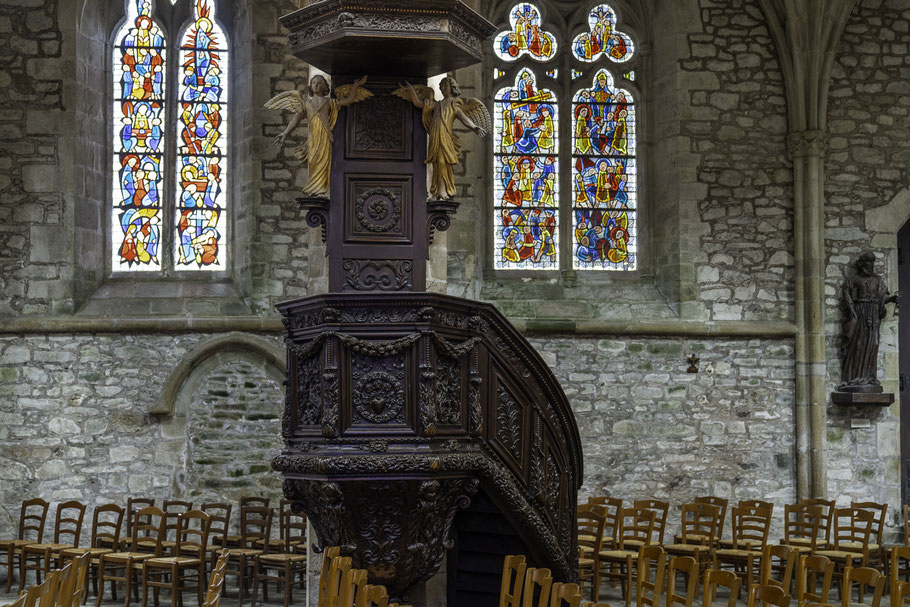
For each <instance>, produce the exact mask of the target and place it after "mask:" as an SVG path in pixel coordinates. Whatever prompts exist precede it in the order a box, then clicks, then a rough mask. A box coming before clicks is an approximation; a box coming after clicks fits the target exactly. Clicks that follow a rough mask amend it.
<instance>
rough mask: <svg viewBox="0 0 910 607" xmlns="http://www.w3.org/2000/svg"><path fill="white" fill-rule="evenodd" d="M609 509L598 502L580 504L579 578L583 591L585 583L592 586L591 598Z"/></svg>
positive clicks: (578, 514) (577, 516) (578, 515)
mask: <svg viewBox="0 0 910 607" xmlns="http://www.w3.org/2000/svg"><path fill="white" fill-rule="evenodd" d="M606 513H607V509H606V507H605V506H600V505H598V504H582V505H581V506H578V509H577V514H576V518H577V521H578V578H579V581H580V582H581V587H582V592H584V587H585V585H588V586H590V587H591V598H592V599H596V598H597V597H595V596H594V577H595V575H594V570H595V568H596V565H597V559H596V553H597V552H600V551H601V550H602V548H601V545H602V544H603V536H604V525H605V524H606Z"/></svg>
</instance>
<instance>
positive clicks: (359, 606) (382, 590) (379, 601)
mask: <svg viewBox="0 0 910 607" xmlns="http://www.w3.org/2000/svg"><path fill="white" fill-rule="evenodd" d="M355 604H356V607H387V606H388V604H389V591H388V590H386V587H385V586H379V585H374V584H367V585H365V586H364V587H363V588H361V589H360V594H358V595H357V602H356V603H355Z"/></svg>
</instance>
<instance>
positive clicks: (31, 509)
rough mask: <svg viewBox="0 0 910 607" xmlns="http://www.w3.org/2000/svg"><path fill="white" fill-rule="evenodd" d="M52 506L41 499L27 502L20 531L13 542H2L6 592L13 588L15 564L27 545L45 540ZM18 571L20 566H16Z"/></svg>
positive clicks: (22, 508)
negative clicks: (49, 509) (45, 531)
mask: <svg viewBox="0 0 910 607" xmlns="http://www.w3.org/2000/svg"><path fill="white" fill-rule="evenodd" d="M49 506H50V504H48V503H47V502H46V501H44V500H43V499H41V498H40V497H36V498H34V499H30V500H25V501H23V502H22V507H21V508H20V510H19V531H18V533H17V534H16V538H15V539H12V540H0V554H4V553H5V554H6V563H5V564H6V592H7V593H9V591H10V590H11V589H12V587H13V571H14V565H13V564H14V563H16V559H17V558H19V554H20V550H21V549H22V547H23V546H25V545H26V544H40V543H41V541H42V540H43V539H44V524H45V522H46V521H47V509H48V507H49ZM16 569H18V566H16Z"/></svg>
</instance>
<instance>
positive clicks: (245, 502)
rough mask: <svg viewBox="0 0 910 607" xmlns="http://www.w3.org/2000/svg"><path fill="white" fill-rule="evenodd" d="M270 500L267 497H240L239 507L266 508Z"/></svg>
mask: <svg viewBox="0 0 910 607" xmlns="http://www.w3.org/2000/svg"><path fill="white" fill-rule="evenodd" d="M271 501H272V499H271V498H269V497H253V496H247V497H241V498H240V507H241V508H243V507H244V506H259V507H260V508H268V507H269V504H270V503H271Z"/></svg>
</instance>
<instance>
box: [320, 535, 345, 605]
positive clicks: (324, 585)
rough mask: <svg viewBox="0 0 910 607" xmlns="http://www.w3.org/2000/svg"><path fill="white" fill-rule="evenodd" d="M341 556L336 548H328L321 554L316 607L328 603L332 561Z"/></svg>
mask: <svg viewBox="0 0 910 607" xmlns="http://www.w3.org/2000/svg"><path fill="white" fill-rule="evenodd" d="M339 554H341V548H340V547H338V546H328V547H326V549H325V550H323V552H322V571H321V572H320V574H319V598H318V602H317V605H318V607H326V606H327V605H328V601H329V585H330V582H331V575H332V574H331V572H332V561H333V560H334V559H335V557H337V556H338V555H339Z"/></svg>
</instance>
